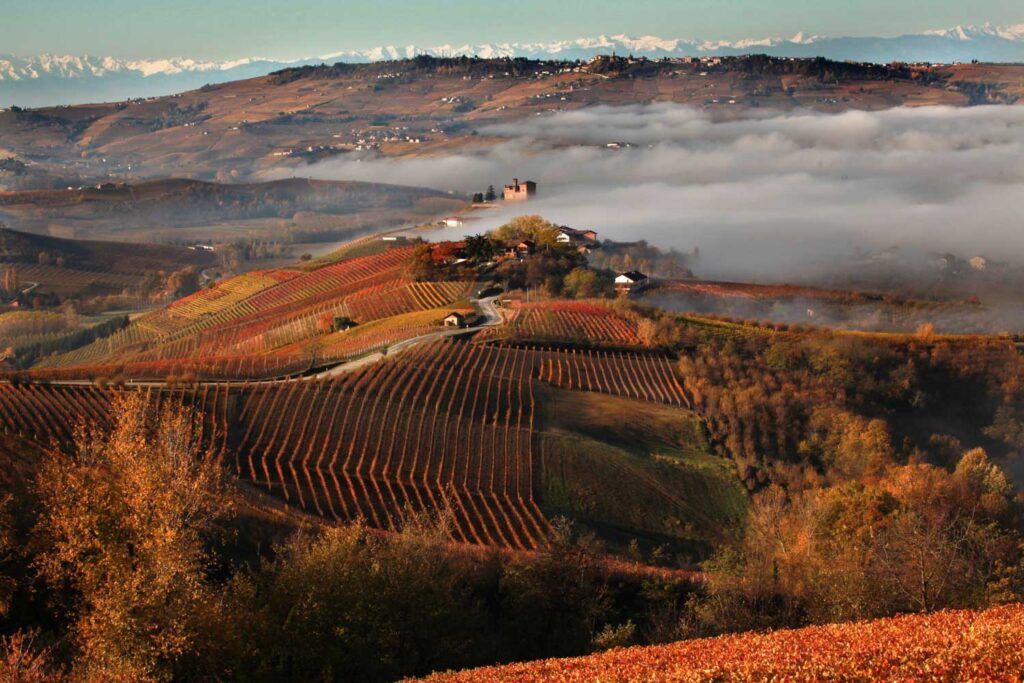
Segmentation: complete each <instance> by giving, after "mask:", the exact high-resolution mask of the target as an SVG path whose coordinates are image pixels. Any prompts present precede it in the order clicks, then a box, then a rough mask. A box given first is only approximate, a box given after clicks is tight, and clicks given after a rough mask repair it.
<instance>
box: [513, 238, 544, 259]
mask: <svg viewBox="0 0 1024 683" xmlns="http://www.w3.org/2000/svg"><path fill="white" fill-rule="evenodd" d="M536 248H537V245H536V243H535V242H534V241H533V240H520V241H516V240H512V241H511V242H508V243H507V244H505V258H517V259H519V260H522V259H524V258H526V257H527V256H529V255H530V254H532V253H533V252H534V250H535V249H536Z"/></svg>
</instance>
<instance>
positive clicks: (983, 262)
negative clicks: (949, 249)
mask: <svg viewBox="0 0 1024 683" xmlns="http://www.w3.org/2000/svg"><path fill="white" fill-rule="evenodd" d="M968 263H970V264H971V270H985V269H986V268H988V259H987V258H985V257H984V256H972V257H971V258H970V260H969V261H968Z"/></svg>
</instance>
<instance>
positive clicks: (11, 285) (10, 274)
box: [3, 266, 18, 294]
mask: <svg viewBox="0 0 1024 683" xmlns="http://www.w3.org/2000/svg"><path fill="white" fill-rule="evenodd" d="M3 287H4V291H5V292H7V293H8V294H16V293H17V292H18V271H17V270H16V269H15V268H14V266H11V267H9V268H5V269H4V280H3Z"/></svg>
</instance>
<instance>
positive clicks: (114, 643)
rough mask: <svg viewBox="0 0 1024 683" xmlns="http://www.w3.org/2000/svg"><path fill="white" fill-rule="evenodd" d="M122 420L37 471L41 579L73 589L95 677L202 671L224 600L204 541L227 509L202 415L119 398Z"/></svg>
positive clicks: (86, 671) (84, 655)
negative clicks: (210, 579) (202, 439)
mask: <svg viewBox="0 0 1024 683" xmlns="http://www.w3.org/2000/svg"><path fill="white" fill-rule="evenodd" d="M111 414H112V415H113V416H114V418H113V420H114V421H113V426H112V427H111V429H110V430H109V431H104V430H101V429H99V428H98V427H96V426H87V425H82V426H80V427H79V428H78V429H77V432H76V438H75V443H74V448H73V449H72V451H71V454H65V453H63V452H62V451H59V450H53V451H52V452H50V453H49V454H48V457H47V460H46V461H45V462H44V463H43V465H42V466H41V468H40V472H39V476H38V484H37V486H38V492H39V496H40V500H41V503H42V511H41V517H40V521H39V523H38V527H37V533H38V534H39V537H40V538H42V539H44V540H45V543H46V546H45V548H46V549H45V550H44V551H43V552H42V553H41V555H40V557H39V558H38V565H39V569H40V570H41V572H42V574H43V576H45V577H46V578H47V579H48V580H49V581H51V582H52V583H54V584H55V585H63V586H66V587H67V589H68V590H69V591H70V593H71V594H72V595H73V596H74V597H73V599H72V601H71V605H70V610H71V613H72V614H73V624H72V627H71V633H72V639H73V642H74V644H75V645H76V647H77V649H78V651H79V655H78V657H77V660H76V662H75V669H76V670H77V671H78V672H79V674H80V675H81V676H82V677H83V678H85V679H89V680H132V681H137V680H165V679H170V678H173V677H175V676H176V675H178V674H180V673H181V672H182V671H184V670H185V669H187V668H188V667H190V666H198V665H197V664H196V662H197V661H200V659H201V658H197V657H196V655H197V654H198V653H200V652H202V651H203V649H204V644H205V642H206V635H205V634H204V631H205V630H206V629H209V628H212V627H214V624H213V622H214V620H215V614H216V600H215V595H214V593H213V592H212V589H211V587H210V586H209V585H208V584H207V583H206V582H205V580H204V574H205V571H206V570H207V568H208V564H209V561H210V556H209V555H208V551H207V549H206V546H205V541H206V540H207V537H208V534H209V533H210V532H211V530H212V528H213V524H214V522H215V520H216V519H217V518H218V517H220V516H221V515H223V514H224V513H225V512H226V509H227V507H228V505H227V503H226V500H225V498H224V497H223V496H221V495H220V489H221V474H220V469H219V467H217V465H216V464H215V463H214V462H213V461H212V460H211V459H210V458H208V457H206V454H204V453H203V452H202V451H201V449H200V446H199V441H198V437H199V429H198V424H199V423H198V418H197V417H196V416H195V415H193V414H191V413H190V412H188V411H185V410H182V409H175V408H171V407H168V408H165V409H164V410H163V411H161V412H159V413H154V411H153V406H152V405H150V403H149V402H148V400H147V398H146V397H145V396H144V395H143V394H141V393H135V392H131V393H126V394H123V395H121V396H120V397H118V398H116V399H115V400H114V405H113V410H112V411H111Z"/></svg>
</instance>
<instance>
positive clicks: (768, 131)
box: [303, 104, 1024, 281]
mask: <svg viewBox="0 0 1024 683" xmlns="http://www.w3.org/2000/svg"><path fill="white" fill-rule="evenodd" d="M479 132H480V134H481V135H488V136H499V137H504V138H507V141H506V142H501V143H499V144H497V145H495V146H493V147H491V148H490V149H488V150H487V151H485V152H480V153H476V154H473V153H463V154H457V155H452V156H447V157H421V158H410V159H399V160H393V159H379V158H378V159H363V160H360V161H357V160H355V159H336V160H331V161H328V162H324V163H320V164H318V165H316V166H314V167H311V168H310V169H308V170H305V171H303V175H313V176H315V177H329V178H337V179H348V180H371V181H379V182H389V183H398V184H406V185H424V186H429V187H435V188H441V189H451V190H456V191H458V192H462V193H470V192H482V191H484V190H485V189H486V187H487V185H488V184H493V185H494V186H495V187H496V188H497V189H498V190H499V192H500V186H501V184H502V183H504V182H508V181H510V180H511V178H512V177H513V176H516V177H518V178H520V179H531V180H534V181H536V182H537V183H538V195H539V196H538V198H537V199H536V200H535V201H533V202H531V203H530V204H528V205H515V206H508V207H504V208H502V209H501V210H498V211H493V212H480V213H481V214H482V215H485V216H486V218H485V219H484V220H481V221H480V222H479V224H478V226H477V225H474V226H472V227H471V230H472V231H477V230H478V229H479V230H482V229H485V228H489V227H491V226H493V225H497V224H499V223H501V222H502V221H504V220H506V219H507V218H508V217H509V216H511V215H515V214H519V213H526V212H529V213H539V214H542V215H543V216H545V217H547V218H549V219H550V220H553V221H556V222H559V223H564V224H568V225H572V226H575V227H580V228H582V227H587V228H593V229H595V230H597V231H598V232H599V233H600V235H601V237H607V238H612V239H618V240H634V239H646V240H649V241H651V242H653V243H656V244H658V245H660V246H663V247H675V248H677V249H680V250H682V251H689V250H692V249H693V248H694V247H699V248H700V252H701V260H700V265H699V273H698V274H699V275H701V276H703V277H709V278H723V279H770V280H780V279H783V280H790V281H792V280H798V279H806V278H807V277H811V276H815V277H816V276H817V275H820V274H821V273H823V272H824V273H827V272H828V269H830V268H832V267H834V265H835V264H842V263H849V262H850V261H849V259H850V258H851V257H852V256H853V255H854V254H857V255H858V256H857V262H864V261H865V260H869V261H870V260H872V258H873V255H874V254H876V253H877V252H880V251H882V250H886V249H888V248H890V247H894V246H895V247H899V250H897V251H894V252H889V253H888V254H887V255H886V258H888V259H889V260H890V262H893V261H895V262H896V263H898V262H900V261H901V260H906V264H909V263H911V262H914V263H917V264H924V263H925V262H926V255H927V254H929V253H934V252H953V253H955V254H956V255H957V256H959V257H961V258H965V259H966V258H969V257H971V256H974V255H985V256H987V257H988V258H989V259H990V260H995V261H1004V262H1010V263H1012V264H1014V265H1017V264H1020V263H1021V262H1024V236H1022V229H1024V219H1022V212H1021V208H1022V203H1024V107H1016V106H987V107H974V108H962V109H958V108H949V107H924V108H916V109H909V108H906V109H890V110H887V111H879V112H861V111H850V112H845V113H842V114H835V115H828V114H818V113H812V112H807V111H802V112H792V113H764V114H759V115H757V114H755V115H751V116H748V117H747V118H745V119H743V120H739V121H727V122H716V121H713V120H712V118H711V117H710V116H709V114H708V113H706V112H704V111H702V110H698V109H694V108H691V107H684V106H678V105H672V104H652V105H637V106H626V107H604V106H601V107H594V108H589V109H584V110H579V111H573V112H561V113H556V114H552V115H544V116H536V117H533V118H530V119H526V120H523V121H521V122H518V123H513V124H504V125H494V126H490V127H483V128H481V129H480V131H479ZM609 143H628V145H629V146H626V145H623V146H621V148H618V149H615V148H612V147H609V146H608V145H609ZM894 254H895V256H894ZM812 274H816V275H812Z"/></svg>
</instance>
